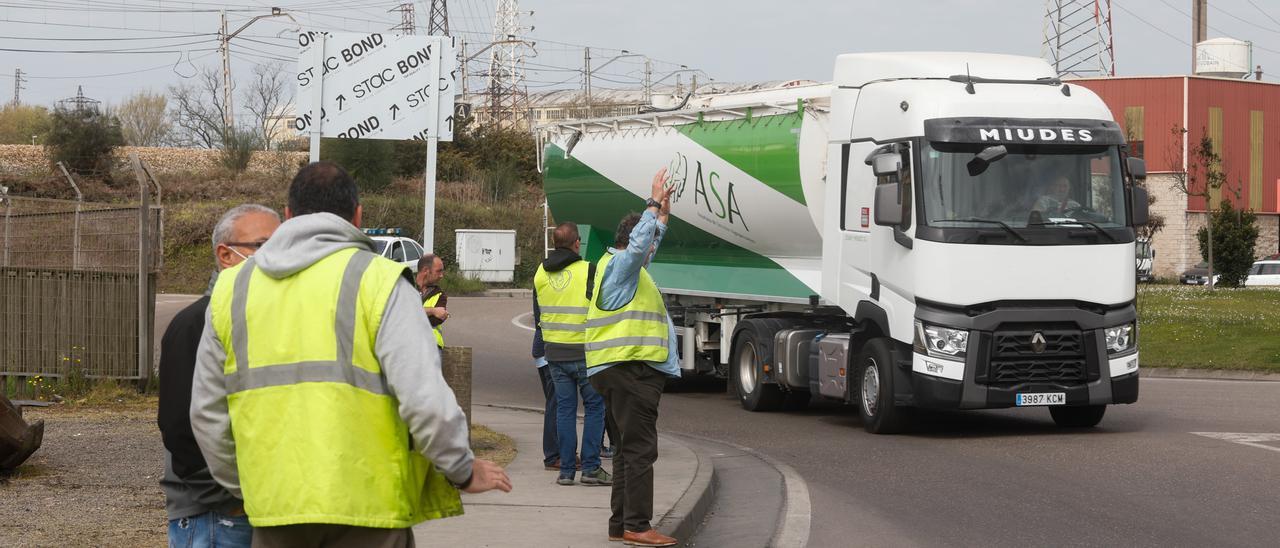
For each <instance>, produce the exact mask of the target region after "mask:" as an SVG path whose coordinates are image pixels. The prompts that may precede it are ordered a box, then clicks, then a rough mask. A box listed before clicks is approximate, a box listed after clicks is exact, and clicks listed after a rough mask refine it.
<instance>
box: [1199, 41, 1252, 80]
mask: <svg viewBox="0 0 1280 548" xmlns="http://www.w3.org/2000/svg"><path fill="white" fill-rule="evenodd" d="M1252 70H1253V44H1252V43H1251V42H1245V41H1242V40H1236V39H1234V38H1214V39H1211V40H1205V41H1203V42H1200V43H1199V44H1196V74H1197V75H1199V76H1217V77H1220V78H1244V77H1245V76H1248V75H1249V73H1250V72H1251V71H1252Z"/></svg>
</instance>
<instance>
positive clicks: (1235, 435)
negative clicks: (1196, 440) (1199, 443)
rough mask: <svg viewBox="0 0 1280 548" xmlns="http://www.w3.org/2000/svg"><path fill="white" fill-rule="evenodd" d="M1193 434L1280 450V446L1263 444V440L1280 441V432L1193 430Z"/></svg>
mask: <svg viewBox="0 0 1280 548" xmlns="http://www.w3.org/2000/svg"><path fill="white" fill-rule="evenodd" d="M1192 434H1195V435H1197V436H1204V437H1206V438H1213V439H1215V440H1222V441H1229V442H1232V443H1238V444H1240V445H1248V446H1249V447H1257V448H1259V449H1267V450H1270V451H1277V452H1280V447H1276V446H1272V445H1263V444H1262V442H1280V434H1246V433H1242V432H1192Z"/></svg>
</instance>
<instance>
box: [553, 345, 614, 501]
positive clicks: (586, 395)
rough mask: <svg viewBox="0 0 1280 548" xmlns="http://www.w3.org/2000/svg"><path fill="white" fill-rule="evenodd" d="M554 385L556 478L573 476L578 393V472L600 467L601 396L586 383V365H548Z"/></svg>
mask: <svg viewBox="0 0 1280 548" xmlns="http://www.w3.org/2000/svg"><path fill="white" fill-rule="evenodd" d="M547 367H548V368H550V369H551V378H552V380H554V381H555V384H556V434H557V435H558V436H559V437H560V475H561V476H570V477H572V476H573V474H574V467H575V466H576V460H577V459H576V458H575V456H576V453H577V449H578V447H577V445H578V428H577V421H578V394H579V393H581V394H582V407H583V410H584V414H585V417H584V418H583V420H582V471H583V472H590V471H594V470H595V469H597V468H600V441H601V438H602V437H603V436H604V397H603V396H601V395H600V393H599V392H596V389H595V388H592V387H591V383H589V382H587V362H585V361H574V362H551V363H548V364H547Z"/></svg>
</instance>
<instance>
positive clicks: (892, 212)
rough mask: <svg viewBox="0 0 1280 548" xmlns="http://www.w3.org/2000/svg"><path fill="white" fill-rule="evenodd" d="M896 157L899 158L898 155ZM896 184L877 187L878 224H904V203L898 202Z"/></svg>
mask: <svg viewBox="0 0 1280 548" xmlns="http://www.w3.org/2000/svg"><path fill="white" fill-rule="evenodd" d="M894 156H897V155H896V154H895V155H894ZM898 195H899V189H898V185H896V184H887V185H876V203H875V208H876V224H877V225H880V226H898V225H900V224H902V203H901V202H900V201H899V200H898Z"/></svg>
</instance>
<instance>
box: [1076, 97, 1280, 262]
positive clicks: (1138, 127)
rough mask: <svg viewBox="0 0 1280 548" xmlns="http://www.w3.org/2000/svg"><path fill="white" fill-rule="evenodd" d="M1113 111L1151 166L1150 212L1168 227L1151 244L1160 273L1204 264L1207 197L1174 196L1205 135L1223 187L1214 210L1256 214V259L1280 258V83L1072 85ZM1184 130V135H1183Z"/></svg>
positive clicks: (1134, 148)
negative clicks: (1199, 234) (1199, 235)
mask: <svg viewBox="0 0 1280 548" xmlns="http://www.w3.org/2000/svg"><path fill="white" fill-rule="evenodd" d="M1072 82H1073V83H1074V84H1078V85H1081V86H1084V87H1086V88H1089V89H1090V90H1093V91H1094V92H1095V93H1097V94H1098V96H1100V97H1101V98H1102V100H1103V101H1105V102H1106V103H1107V105H1108V106H1109V107H1110V108H1111V112H1112V114H1113V115H1114V116H1115V119H1116V121H1117V122H1119V123H1120V125H1121V127H1123V128H1124V131H1125V133H1126V134H1127V136H1128V139H1129V141H1130V152H1131V154H1134V155H1137V156H1141V157H1143V158H1144V159H1146V162H1147V171H1148V173H1149V174H1150V177H1149V179H1148V183H1147V188H1148V189H1149V191H1150V192H1151V193H1152V194H1153V195H1155V196H1156V200H1157V201H1156V203H1155V205H1154V206H1152V211H1153V213H1158V214H1161V215H1163V216H1164V219H1165V228H1164V230H1163V231H1161V232H1160V233H1159V234H1157V235H1156V237H1155V238H1154V239H1153V242H1152V245H1153V247H1154V249H1155V250H1156V261H1155V274H1156V275H1157V276H1161V277H1172V276H1177V275H1178V274H1179V273H1181V272H1182V270H1184V269H1186V268H1188V267H1190V266H1192V265H1194V264H1195V263H1197V262H1199V261H1200V254H1199V247H1198V244H1197V243H1196V231H1197V230H1198V229H1199V228H1200V227H1202V226H1204V223H1205V219H1206V215H1205V210H1206V203H1205V200H1204V198H1200V197H1187V196H1184V195H1182V194H1181V193H1179V192H1178V191H1177V190H1175V189H1173V188H1172V187H1173V181H1174V175H1173V174H1175V173H1179V172H1183V173H1185V172H1186V171H1187V162H1188V160H1190V161H1194V153H1193V149H1194V147H1195V145H1196V144H1197V143H1199V142H1200V140H1201V138H1202V136H1205V135H1207V136H1208V137H1209V139H1210V140H1211V141H1212V142H1213V143H1214V147H1215V150H1216V151H1217V153H1218V154H1219V155H1220V156H1221V158H1222V168H1223V170H1224V172H1225V174H1226V184H1225V185H1224V186H1223V188H1222V189H1220V190H1219V191H1217V192H1215V193H1214V194H1213V197H1212V198H1213V204H1214V205H1215V206H1216V205H1217V204H1218V200H1228V201H1230V202H1231V203H1232V204H1233V205H1235V206H1236V207H1241V208H1244V209H1250V210H1253V211H1254V212H1255V213H1257V215H1258V229H1259V237H1258V243H1257V246H1256V247H1255V253H1256V255H1257V256H1259V257H1261V256H1264V255H1270V254H1272V253H1277V252H1278V251H1280V84H1273V83H1268V82H1261V81H1254V80H1238V79H1231V78H1215V77H1205V76H1154V77H1116V78H1091V79H1079V80H1073V81H1072ZM1183 129H1185V130H1186V133H1183V132H1182V130H1183Z"/></svg>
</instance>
